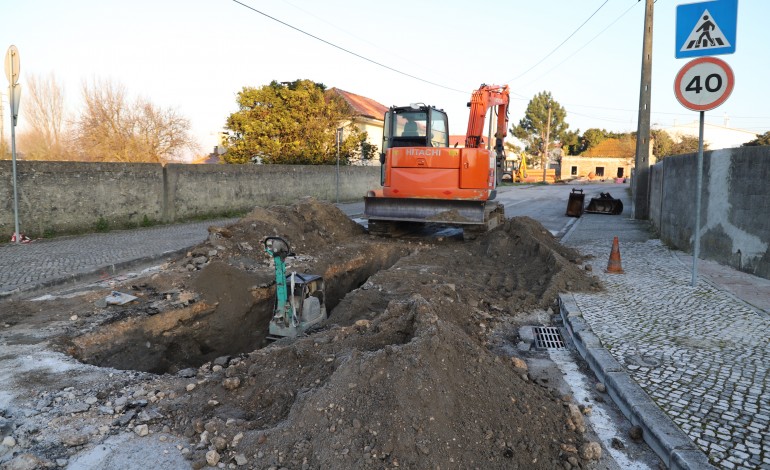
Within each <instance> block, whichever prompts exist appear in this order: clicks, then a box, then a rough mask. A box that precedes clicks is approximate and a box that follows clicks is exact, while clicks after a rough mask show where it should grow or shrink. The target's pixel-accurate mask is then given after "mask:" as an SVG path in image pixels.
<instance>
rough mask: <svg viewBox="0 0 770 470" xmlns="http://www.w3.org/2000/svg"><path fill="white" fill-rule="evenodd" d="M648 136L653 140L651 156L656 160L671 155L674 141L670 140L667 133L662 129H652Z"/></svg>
mask: <svg viewBox="0 0 770 470" xmlns="http://www.w3.org/2000/svg"><path fill="white" fill-rule="evenodd" d="M650 134H652V139H653V141H652V154H653V155H655V157H657V158H658V159H661V158H663V157H668V156H669V155H671V149H672V148H673V146H674V139H672V138H671V136H670V135H669V133H668V132H666V131H664V130H662V129H653V130H651V131H650Z"/></svg>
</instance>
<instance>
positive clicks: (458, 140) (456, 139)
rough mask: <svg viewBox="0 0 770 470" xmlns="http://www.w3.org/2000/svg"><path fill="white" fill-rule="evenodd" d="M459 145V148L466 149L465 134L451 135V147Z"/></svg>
mask: <svg viewBox="0 0 770 470" xmlns="http://www.w3.org/2000/svg"><path fill="white" fill-rule="evenodd" d="M455 144H457V146H458V147H465V134H462V135H450V136H449V146H450V147H454V146H455Z"/></svg>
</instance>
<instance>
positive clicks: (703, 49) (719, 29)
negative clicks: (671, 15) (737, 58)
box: [674, 0, 738, 59]
mask: <svg viewBox="0 0 770 470" xmlns="http://www.w3.org/2000/svg"><path fill="white" fill-rule="evenodd" d="M737 29H738V0H710V1H706V2H699V3H685V4H683V5H678V6H677V7H676V46H675V48H674V56H675V57H676V58H677V59H684V58H687V57H705V56H715V55H722V54H732V53H734V52H735V43H736V40H737V39H736V36H737V34H736V33H737Z"/></svg>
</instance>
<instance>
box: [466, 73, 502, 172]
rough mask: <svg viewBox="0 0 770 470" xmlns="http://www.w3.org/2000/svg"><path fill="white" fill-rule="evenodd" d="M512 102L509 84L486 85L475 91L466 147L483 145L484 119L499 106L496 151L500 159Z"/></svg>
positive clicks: (471, 104) (472, 98) (471, 105)
mask: <svg viewBox="0 0 770 470" xmlns="http://www.w3.org/2000/svg"><path fill="white" fill-rule="evenodd" d="M509 102H510V98H509V92H508V85H503V86H499V85H484V84H482V85H481V86H480V87H479V89H478V90H476V91H474V92H473V95H472V96H471V101H470V102H469V103H468V107H470V108H471V110H470V116H469V117H468V132H466V134H465V147H466V148H479V147H481V137H482V136H483V135H484V121H485V120H486V116H487V111H489V108H491V107H493V106H497V116H498V118H497V132H496V133H495V153H496V155H497V159H498V161H501V160H502V159H503V158H504V156H503V140H504V139H505V136H506V134H508V105H509Z"/></svg>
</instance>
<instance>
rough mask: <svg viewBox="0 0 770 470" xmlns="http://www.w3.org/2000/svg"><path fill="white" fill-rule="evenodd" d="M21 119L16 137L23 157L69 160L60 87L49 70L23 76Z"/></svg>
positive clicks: (28, 158)
mask: <svg viewBox="0 0 770 470" xmlns="http://www.w3.org/2000/svg"><path fill="white" fill-rule="evenodd" d="M24 91H25V93H24V94H25V100H24V106H23V107H22V108H21V112H22V113H23V117H22V122H24V127H25V130H24V131H23V132H21V133H20V134H19V136H18V146H19V150H20V152H22V153H23V154H24V158H25V159H26V160H69V159H71V158H72V156H73V155H72V151H71V148H70V145H69V141H68V139H67V130H66V127H65V122H66V120H65V109H64V90H63V88H62V86H61V85H59V84H58V83H57V81H56V77H55V76H54V75H53V73H50V74H48V75H47V76H45V77H41V76H38V75H30V76H29V78H27V88H26V89H25V90H24Z"/></svg>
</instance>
